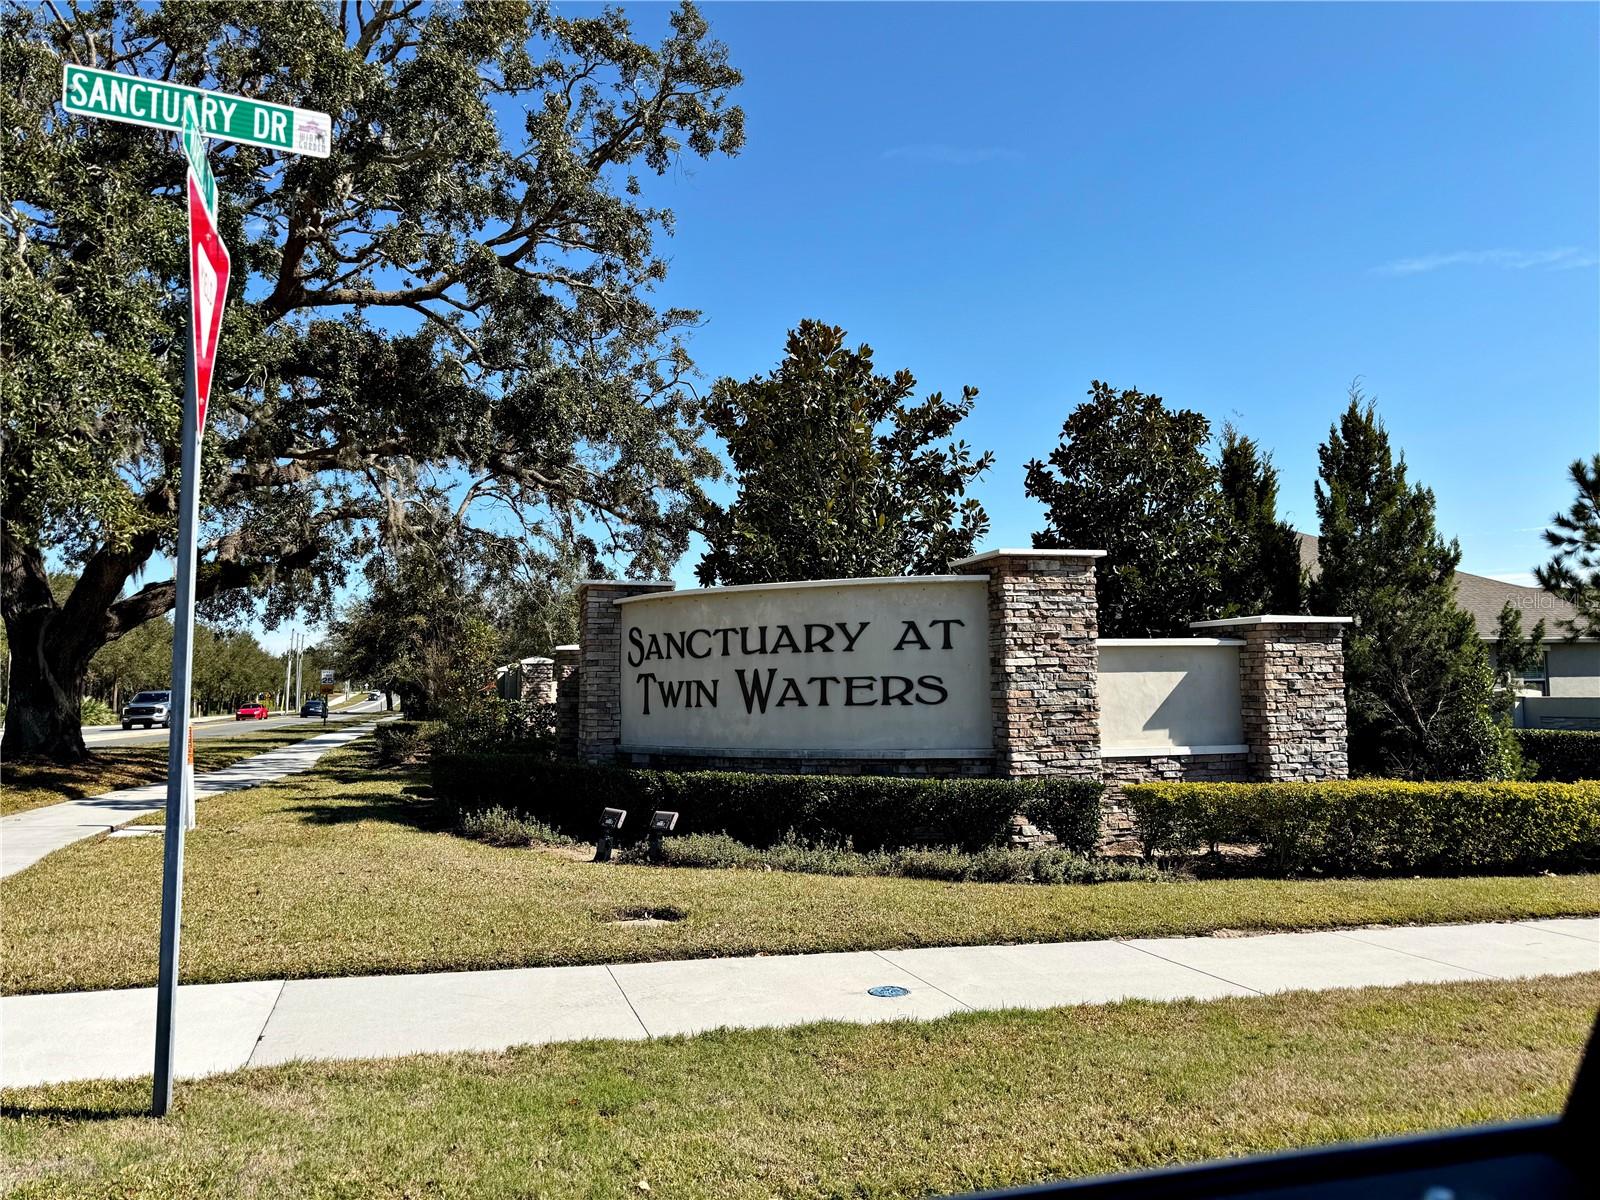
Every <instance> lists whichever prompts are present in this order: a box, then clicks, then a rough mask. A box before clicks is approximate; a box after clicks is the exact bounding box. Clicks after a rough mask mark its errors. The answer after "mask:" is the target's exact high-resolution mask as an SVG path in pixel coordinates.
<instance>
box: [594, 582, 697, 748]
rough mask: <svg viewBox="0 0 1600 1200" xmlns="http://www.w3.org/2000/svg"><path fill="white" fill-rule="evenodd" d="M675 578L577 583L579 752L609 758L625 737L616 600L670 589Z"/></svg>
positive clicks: (620, 630)
mask: <svg viewBox="0 0 1600 1200" xmlns="http://www.w3.org/2000/svg"><path fill="white" fill-rule="evenodd" d="M673 586H674V585H673V584H672V583H671V582H658V581H653V582H648V583H636V582H633V581H630V580H623V579H585V580H584V581H583V582H582V583H580V584H579V585H578V627H579V635H578V640H579V643H580V649H579V660H578V688H577V692H578V695H577V710H578V711H577V739H576V740H577V747H576V749H577V757H578V758H579V759H581V760H582V761H584V762H591V763H607V762H611V761H612V760H613V759H615V758H616V756H617V742H618V741H619V740H620V739H621V737H622V610H621V609H619V608H618V607H617V604H616V602H617V601H618V600H624V599H626V598H627V597H629V596H642V595H645V594H646V593H649V592H670V591H671V590H672V589H673Z"/></svg>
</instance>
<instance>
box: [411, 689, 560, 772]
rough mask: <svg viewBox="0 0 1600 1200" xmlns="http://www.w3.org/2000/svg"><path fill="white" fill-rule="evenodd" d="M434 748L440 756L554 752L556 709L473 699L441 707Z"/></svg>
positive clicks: (497, 699) (545, 754)
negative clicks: (481, 753) (479, 753)
mask: <svg viewBox="0 0 1600 1200" xmlns="http://www.w3.org/2000/svg"><path fill="white" fill-rule="evenodd" d="M440 716H441V718H442V720H441V724H440V729H439V733H438V736H437V737H436V738H435V746H434V748H435V749H436V750H437V751H438V752H439V753H441V754H472V753H476V752H489V753H508V752H509V753H516V754H537V755H540V756H542V757H546V758H549V757H552V756H553V755H554V754H555V750H556V706H555V705H554V704H542V703H538V702H535V701H532V700H503V699H501V698H500V697H499V696H475V697H473V698H472V699H471V700H470V701H467V702H465V703H453V704H448V705H445V706H444V708H443V711H442V712H441V714H440Z"/></svg>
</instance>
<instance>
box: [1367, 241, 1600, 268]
mask: <svg viewBox="0 0 1600 1200" xmlns="http://www.w3.org/2000/svg"><path fill="white" fill-rule="evenodd" d="M1597 263H1600V255H1597V254H1595V252H1594V251H1593V250H1580V249H1579V248H1578V247H1576V246H1558V247H1557V248H1555V249H1553V250H1452V251H1450V252H1449V253H1448V254H1423V255H1419V256H1418V257H1416V258H1397V259H1395V260H1394V261H1393V262H1386V263H1384V264H1383V265H1382V266H1379V267H1374V268H1372V269H1373V270H1374V271H1376V272H1377V273H1378V274H1380V275H1421V274H1422V273H1424V272H1425V271H1442V270H1444V269H1445V268H1446V267H1496V268H1498V269H1500V270H1503V271H1528V270H1533V269H1535V268H1542V269H1544V270H1547V271H1565V270H1571V269H1573V268H1576V267H1592V266H1594V265H1595V264H1597Z"/></svg>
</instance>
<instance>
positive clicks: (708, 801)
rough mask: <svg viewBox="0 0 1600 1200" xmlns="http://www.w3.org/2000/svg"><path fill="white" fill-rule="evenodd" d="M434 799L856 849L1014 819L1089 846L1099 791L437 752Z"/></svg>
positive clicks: (633, 826) (636, 832) (987, 839)
mask: <svg viewBox="0 0 1600 1200" xmlns="http://www.w3.org/2000/svg"><path fill="white" fill-rule="evenodd" d="M433 788H434V795H435V796H437V797H438V798H439V800H440V802H441V803H443V804H445V805H446V806H448V807H449V808H451V809H453V810H455V811H457V812H462V811H466V810H469V809H473V808H483V807H485V806H488V805H494V804H498V805H502V806H505V807H507V808H512V809H515V810H516V811H518V812H525V813H528V814H530V815H532V816H535V817H537V818H539V819H540V820H542V821H546V822H548V823H549V824H551V825H553V826H555V827H556V828H557V829H560V830H562V831H563V832H566V833H569V834H573V835H575V836H578V837H584V838H589V837H593V836H594V833H595V829H596V825H597V823H598V821H599V818H600V810H601V809H602V808H622V809H626V810H627V811H628V814H629V815H628V823H627V825H625V826H624V827H623V831H622V838H623V840H625V841H631V840H634V839H637V838H640V837H643V836H644V834H645V828H644V826H645V824H646V822H647V821H648V820H649V817H650V813H651V812H652V811H654V810H656V809H669V810H672V811H674V812H677V813H679V814H681V816H680V818H679V823H678V831H679V833H681V834H690V833H726V834H728V835H730V836H731V837H734V838H737V839H738V840H739V841H741V842H744V843H746V844H748V845H752V846H774V845H776V844H777V843H779V842H781V841H783V840H784V839H785V837H787V836H789V835H791V834H792V835H793V836H794V837H796V838H799V839H801V840H803V841H804V842H806V843H808V844H811V845H819V844H828V843H845V842H848V843H849V844H850V845H851V846H853V847H854V848H856V849H860V850H881V849H893V848H896V847H900V846H959V847H961V848H962V849H965V850H979V849H983V848H984V847H987V846H995V845H1002V844H1004V843H1005V841H1006V838H1007V837H1008V835H1009V833H1010V821H1011V817H1012V816H1013V815H1015V814H1016V813H1019V812H1020V813H1024V814H1027V815H1028V817H1029V819H1030V820H1033V821H1034V822H1035V823H1036V824H1039V825H1041V826H1042V827H1043V828H1045V829H1048V830H1049V831H1050V832H1052V833H1054V834H1055V835H1056V836H1057V837H1058V838H1059V839H1060V840H1061V844H1062V845H1063V846H1064V847H1065V848H1066V849H1068V850H1073V851H1077V852H1078V853H1084V854H1087V853H1089V852H1091V851H1093V849H1094V847H1095V844H1096V840H1097V838H1098V833H1099V821H1100V817H1099V814H1100V791H1101V785H1100V784H1099V783H1098V782H1096V781H1093V780H1081V779H1052V778H1039V779H899V778H889V777H884V776H875V775H755V774H745V773H740V772H734V771H693V772H677V771H649V770H636V769H632V768H627V767H596V766H588V765H585V764H580V763H572V762H565V761H560V760H551V759H547V758H544V757H543V756H541V755H538V754H514V753H474V754H436V755H435V756H434V758H433Z"/></svg>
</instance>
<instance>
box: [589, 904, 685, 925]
mask: <svg viewBox="0 0 1600 1200" xmlns="http://www.w3.org/2000/svg"><path fill="white" fill-rule="evenodd" d="M688 915H689V914H688V913H686V912H684V911H683V909H681V908H673V907H671V906H668V907H665V908H624V909H619V910H618V911H617V912H616V913H614V914H613V915H612V917H611V920H610V921H608V922H607V924H609V925H670V924H671V923H672V922H674V921H681V920H683V919H684V917H686V916H688Z"/></svg>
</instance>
